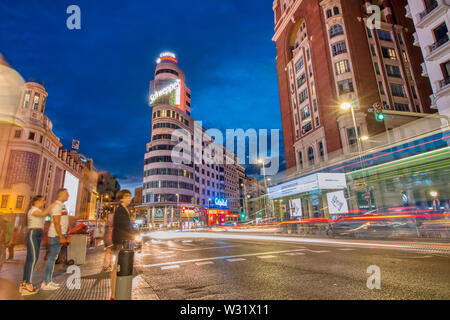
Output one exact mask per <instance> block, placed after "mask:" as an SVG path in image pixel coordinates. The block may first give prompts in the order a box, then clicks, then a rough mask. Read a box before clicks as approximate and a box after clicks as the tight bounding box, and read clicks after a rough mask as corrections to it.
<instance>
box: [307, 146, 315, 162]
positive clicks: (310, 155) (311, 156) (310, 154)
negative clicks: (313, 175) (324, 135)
mask: <svg viewBox="0 0 450 320" xmlns="http://www.w3.org/2000/svg"><path fill="white" fill-rule="evenodd" d="M308 161H309V165H311V166H313V165H314V149H313V147H309V148H308Z"/></svg>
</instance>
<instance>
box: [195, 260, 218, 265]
mask: <svg viewBox="0 0 450 320" xmlns="http://www.w3.org/2000/svg"><path fill="white" fill-rule="evenodd" d="M213 263H214V262H212V261H205V262H196V263H195V264H196V265H198V266H204V265H207V264H213Z"/></svg>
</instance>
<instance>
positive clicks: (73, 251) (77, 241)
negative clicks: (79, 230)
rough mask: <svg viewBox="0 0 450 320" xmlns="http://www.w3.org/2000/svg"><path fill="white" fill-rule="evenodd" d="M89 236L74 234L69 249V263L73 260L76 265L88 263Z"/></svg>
mask: <svg viewBox="0 0 450 320" xmlns="http://www.w3.org/2000/svg"><path fill="white" fill-rule="evenodd" d="M88 236H89V235H87V234H74V235H71V236H70V244H69V246H68V247H67V261H70V260H73V261H74V263H75V264H77V265H80V264H84V263H86V247H87V239H88Z"/></svg>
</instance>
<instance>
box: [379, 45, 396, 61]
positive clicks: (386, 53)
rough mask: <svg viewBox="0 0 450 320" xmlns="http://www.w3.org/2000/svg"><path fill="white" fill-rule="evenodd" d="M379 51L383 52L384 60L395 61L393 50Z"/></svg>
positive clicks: (383, 49) (384, 49)
mask: <svg viewBox="0 0 450 320" xmlns="http://www.w3.org/2000/svg"><path fill="white" fill-rule="evenodd" d="M381 51H382V52H383V57H384V58H386V59H391V60H397V54H396V53H395V50H394V49H392V48H386V47H381Z"/></svg>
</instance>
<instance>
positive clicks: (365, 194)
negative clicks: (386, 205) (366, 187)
mask: <svg viewBox="0 0 450 320" xmlns="http://www.w3.org/2000/svg"><path fill="white" fill-rule="evenodd" d="M363 197H364V200H366V201H367V202H369V201H370V200H371V199H372V197H371V196H370V193H369V192H366V193H364V195H363Z"/></svg>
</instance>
